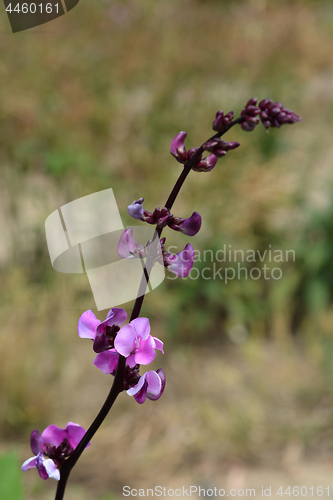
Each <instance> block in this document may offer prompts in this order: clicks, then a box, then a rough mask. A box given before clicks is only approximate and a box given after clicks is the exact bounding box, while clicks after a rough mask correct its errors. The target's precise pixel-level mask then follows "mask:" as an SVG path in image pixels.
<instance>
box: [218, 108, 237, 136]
mask: <svg viewBox="0 0 333 500" xmlns="http://www.w3.org/2000/svg"><path fill="white" fill-rule="evenodd" d="M234 118H235V112H234V111H229V113H227V114H226V115H225V114H224V113H223V111H222V110H221V109H220V110H219V111H218V112H217V113H216V117H215V120H214V121H213V130H216V132H223V131H224V130H225V129H226V128H227V127H228V125H230V123H231V122H232V121H233V119H234Z"/></svg>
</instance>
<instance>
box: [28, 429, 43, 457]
mask: <svg viewBox="0 0 333 500" xmlns="http://www.w3.org/2000/svg"><path fill="white" fill-rule="evenodd" d="M30 446H31V450H32V453H35V455H37V454H38V453H39V452H40V451H45V450H46V446H45V443H44V441H43V439H42V437H41V435H40V434H39V432H38V430H37V429H35V430H34V431H32V433H31V436H30Z"/></svg>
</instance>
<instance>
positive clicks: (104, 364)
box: [94, 349, 119, 375]
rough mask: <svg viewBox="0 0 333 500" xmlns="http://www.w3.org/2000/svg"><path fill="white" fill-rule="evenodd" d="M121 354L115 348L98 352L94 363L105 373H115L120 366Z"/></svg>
mask: <svg viewBox="0 0 333 500" xmlns="http://www.w3.org/2000/svg"><path fill="white" fill-rule="evenodd" d="M118 360H119V354H118V352H117V351H116V350H115V349H110V350H109V351H104V352H101V353H99V354H97V356H96V358H95V359H94V365H95V366H97V368H99V369H100V370H101V371H102V372H103V373H105V375H107V374H109V373H113V372H114V371H115V370H116V368H117V366H118Z"/></svg>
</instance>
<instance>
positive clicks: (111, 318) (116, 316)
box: [96, 307, 127, 335]
mask: <svg viewBox="0 0 333 500" xmlns="http://www.w3.org/2000/svg"><path fill="white" fill-rule="evenodd" d="M126 319H127V313H126V311H124V309H121V308H119V307H113V308H112V309H110V311H109V312H108V315H107V317H106V319H105V320H104V321H102V323H100V324H99V325H98V327H97V332H96V334H97V335H101V334H104V333H105V327H106V326H112V325H117V326H120V325H122V324H123V323H124V322H125V321H126Z"/></svg>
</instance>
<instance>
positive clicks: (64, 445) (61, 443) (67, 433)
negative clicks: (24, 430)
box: [21, 422, 90, 481]
mask: <svg viewBox="0 0 333 500" xmlns="http://www.w3.org/2000/svg"><path fill="white" fill-rule="evenodd" d="M85 433H86V431H85V429H84V428H83V427H81V426H80V425H78V424H74V423H73V422H69V423H68V424H67V425H66V428H65V429H61V428H60V427H57V426H56V425H49V426H48V427H46V429H45V430H44V431H43V432H42V435H40V434H39V432H38V430H34V431H32V433H31V438H30V445H31V450H32V452H33V453H34V454H35V455H36V456H34V457H31V458H29V459H28V460H26V461H25V462H24V464H23V465H22V467H21V469H22V470H23V471H26V470H29V469H32V468H34V467H37V470H38V472H39V475H40V477H41V478H42V479H48V478H49V477H51V478H52V479H56V480H57V481H59V479H60V472H59V468H60V467H61V465H62V464H63V463H64V461H65V460H66V458H68V457H69V456H70V455H71V454H72V453H73V451H74V450H75V448H76V447H77V445H78V444H79V442H80V441H81V439H82V438H83V436H84V434H85ZM89 446H90V443H89V444H88V445H87V446H86V448H85V449H87V448H88V447H89Z"/></svg>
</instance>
